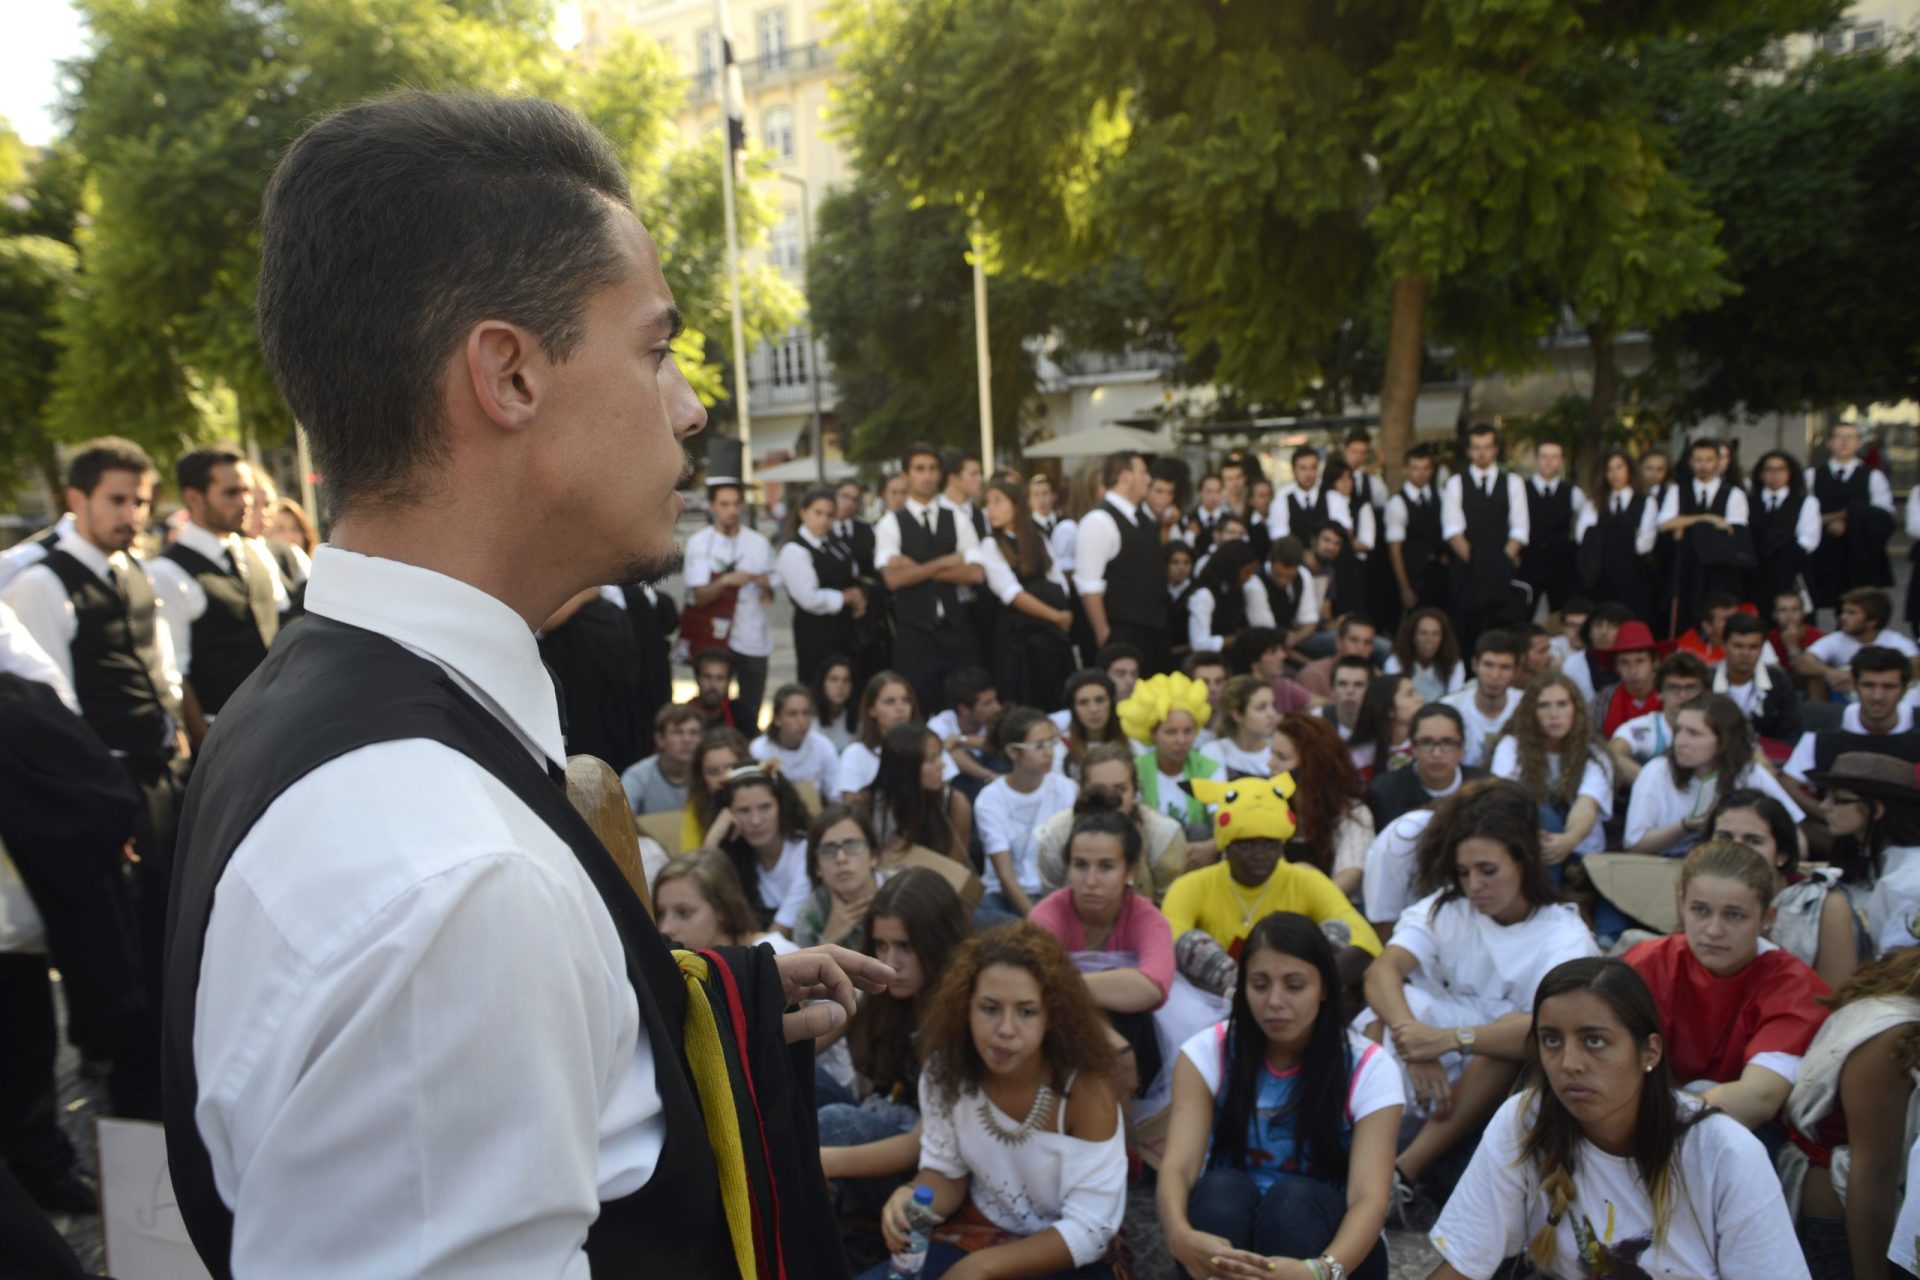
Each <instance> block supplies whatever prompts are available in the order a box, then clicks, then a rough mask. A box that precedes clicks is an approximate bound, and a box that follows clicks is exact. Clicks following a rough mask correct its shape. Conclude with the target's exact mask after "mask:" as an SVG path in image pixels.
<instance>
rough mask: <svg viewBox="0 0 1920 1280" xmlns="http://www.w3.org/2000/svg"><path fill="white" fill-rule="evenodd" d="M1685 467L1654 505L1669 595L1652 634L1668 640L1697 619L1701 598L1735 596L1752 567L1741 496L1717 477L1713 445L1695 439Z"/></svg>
mask: <svg viewBox="0 0 1920 1280" xmlns="http://www.w3.org/2000/svg"><path fill="white" fill-rule="evenodd" d="M1687 465H1688V468H1689V469H1690V470H1691V472H1692V475H1691V477H1690V478H1688V479H1687V480H1685V481H1683V482H1682V483H1680V484H1677V485H1675V486H1674V487H1673V488H1671V489H1669V490H1668V491H1667V497H1666V500H1665V501H1664V502H1663V503H1662V504H1661V506H1660V532H1662V533H1667V534H1671V535H1673V539H1674V564H1673V569H1672V571H1671V577H1670V581H1671V583H1672V589H1673V595H1672V598H1671V600H1669V601H1668V603H1667V605H1666V609H1667V612H1666V613H1665V614H1662V615H1661V616H1660V617H1657V618H1655V619H1654V629H1655V630H1656V631H1657V632H1659V633H1660V634H1661V635H1664V636H1668V637H1672V636H1676V635H1678V634H1679V633H1680V631H1681V630H1682V629H1684V628H1685V627H1686V626H1688V625H1689V624H1690V623H1691V622H1692V621H1693V620H1694V619H1695V618H1698V617H1700V616H1701V615H1702V613H1703V609H1702V604H1703V602H1704V601H1705V599H1706V597H1707V596H1709V595H1711V594H1712V593H1714V592H1716V591H1725V592H1729V593H1734V592H1738V591H1739V590H1740V587H1741V579H1742V577H1743V575H1744V573H1745V571H1746V569H1747V568H1748V567H1750V566H1751V565H1752V563H1753V546H1752V540H1751V531H1750V530H1748V529H1747V520H1748V508H1747V495H1746V492H1745V491H1744V490H1742V489H1741V488H1739V487H1738V486H1737V485H1735V484H1733V483H1732V482H1731V481H1729V480H1728V479H1727V478H1726V477H1724V476H1722V475H1721V474H1720V445H1719V442H1718V441H1715V440H1709V439H1705V438H1701V439H1696V440H1695V441H1694V442H1693V444H1692V446H1691V447H1690V448H1689V449H1688V450H1687ZM1743 544H1744V545H1743Z"/></svg>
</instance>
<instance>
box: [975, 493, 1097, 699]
mask: <svg viewBox="0 0 1920 1280" xmlns="http://www.w3.org/2000/svg"><path fill="white" fill-rule="evenodd" d="M986 521H987V525H988V532H987V536H986V537H985V538H983V539H981V542H980V546H979V549H978V550H977V551H975V552H974V553H973V555H974V559H975V560H976V561H977V562H978V564H979V565H980V567H981V568H982V569H983V570H984V571H985V573H986V590H987V591H988V592H989V593H990V594H991V595H993V596H994V597H996V598H997V599H998V600H999V602H1000V606H1001V607H1000V610H999V613H998V617H997V620H996V622H995V624H994V625H995V630H994V633H993V636H992V644H991V646H990V647H991V651H992V653H993V666H994V682H995V684H996V685H997V686H998V687H999V690H1000V696H1001V697H1002V698H1004V699H1006V700H1007V701H1009V702H1017V703H1020V704H1022V705H1024V706H1030V707H1039V708H1040V709H1041V710H1042V711H1057V710H1059V709H1060V707H1061V705H1062V704H1061V701H1060V697H1061V690H1062V688H1063V686H1064V685H1065V684H1066V681H1067V677H1068V676H1069V675H1070V674H1072V672H1073V640H1072V638H1071V636H1070V634H1069V633H1070V632H1071V630H1072V628H1073V612H1072V610H1071V609H1070V608H1069V607H1068V595H1067V580H1066V578H1065V577H1064V576H1063V575H1062V574H1061V572H1060V570H1059V569H1058V568H1057V567H1055V565H1054V563H1053V553H1052V552H1051V551H1049V550H1048V548H1047V543H1046V539H1044V538H1043V537H1041V535H1040V530H1039V529H1038V528H1036V527H1035V525H1034V523H1033V520H1032V519H1031V518H1030V517H1029V516H1028V514H1027V510H1026V499H1025V497H1024V496H1023V495H1022V493H1021V491H1020V486H1019V485H1017V484H1013V483H1010V482H1008V481H1005V480H996V481H994V482H993V484H991V485H990V486H988V488H987V496H986Z"/></svg>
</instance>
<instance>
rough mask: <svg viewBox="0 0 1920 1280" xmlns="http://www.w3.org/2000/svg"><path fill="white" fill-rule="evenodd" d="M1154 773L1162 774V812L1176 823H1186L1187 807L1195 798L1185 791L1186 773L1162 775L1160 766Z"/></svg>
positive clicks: (1155, 768) (1160, 794)
mask: <svg viewBox="0 0 1920 1280" xmlns="http://www.w3.org/2000/svg"><path fill="white" fill-rule="evenodd" d="M1153 771H1154V772H1155V773H1158V774H1160V791H1159V796H1160V812H1162V813H1164V814H1166V815H1167V816H1168V817H1169V818H1172V819H1174V820H1175V821H1178V822H1185V821H1186V820H1187V806H1188V805H1189V804H1191V803H1192V802H1193V797H1192V796H1190V795H1188V794H1187V793H1186V790H1185V789H1184V784H1185V782H1186V780H1187V775H1186V774H1184V773H1160V767H1159V766H1158V765H1155V766H1154V770H1153Z"/></svg>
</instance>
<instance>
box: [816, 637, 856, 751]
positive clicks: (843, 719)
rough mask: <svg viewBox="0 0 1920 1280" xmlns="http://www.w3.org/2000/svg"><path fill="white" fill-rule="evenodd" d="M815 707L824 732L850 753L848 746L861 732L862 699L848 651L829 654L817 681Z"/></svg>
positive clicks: (835, 745)
mask: <svg viewBox="0 0 1920 1280" xmlns="http://www.w3.org/2000/svg"><path fill="white" fill-rule="evenodd" d="M813 707H814V712H815V714H816V715H818V717H819V720H820V732H821V733H823V734H825V735H826V736H827V741H828V742H831V743H832V744H833V749H834V750H835V751H838V752H840V753H841V754H842V755H844V754H846V750H847V747H848V746H850V745H851V744H852V743H853V742H854V741H855V740H856V739H857V738H858V737H859V736H860V700H859V698H857V697H856V696H855V695H854V687H853V659H852V658H849V657H848V656H847V655H846V654H844V653H830V654H828V655H827V657H826V660H825V661H823V662H822V663H821V664H820V674H819V676H818V677H817V678H816V679H815V680H814V682H813Z"/></svg>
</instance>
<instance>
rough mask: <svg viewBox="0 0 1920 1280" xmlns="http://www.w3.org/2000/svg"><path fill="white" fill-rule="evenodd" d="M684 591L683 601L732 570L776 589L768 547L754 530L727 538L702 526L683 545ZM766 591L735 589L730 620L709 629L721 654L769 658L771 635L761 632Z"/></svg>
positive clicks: (750, 586) (776, 578) (750, 585)
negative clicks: (723, 648)
mask: <svg viewBox="0 0 1920 1280" xmlns="http://www.w3.org/2000/svg"><path fill="white" fill-rule="evenodd" d="M684 559H685V564H686V586H687V594H688V596H689V597H691V596H692V594H693V589H694V588H695V587H704V586H706V585H707V584H708V583H710V582H712V581H713V580H714V579H715V578H717V577H719V576H720V575H721V574H723V573H728V572H731V571H732V570H735V569H740V570H743V571H745V572H747V573H756V574H758V573H764V574H766V575H767V577H768V579H769V582H770V584H771V586H773V587H778V586H779V585H780V575H779V573H778V572H776V570H775V568H774V563H773V544H772V543H771V542H768V541H767V538H766V535H765V534H763V533H761V532H759V531H758V530H756V529H749V528H748V527H747V526H746V525H744V524H743V525H741V526H740V528H739V530H738V531H737V532H736V533H734V534H733V536H731V537H728V536H727V535H725V534H723V533H721V532H720V531H719V530H718V529H716V528H713V527H712V526H708V527H707V528H705V529H702V530H700V531H699V532H698V533H696V534H694V535H693V536H692V537H691V538H688V539H687V551H686V556H685V558H684ZM771 598H772V596H771V593H770V591H769V590H768V589H765V588H762V587H761V586H760V584H759V583H757V582H749V583H748V584H747V585H746V586H744V587H741V588H740V593H739V595H738V596H737V597H735V600H734V606H733V617H732V618H731V619H730V620H723V621H720V622H716V623H715V624H714V635H715V637H716V638H717V639H721V640H724V641H726V644H727V648H729V649H731V650H733V651H734V652H735V653H738V654H744V655H745V656H747V657H750V658H764V657H767V656H768V655H770V654H771V653H772V652H773V632H772V631H771V630H770V629H769V628H768V626H767V601H768V600H769V599H771Z"/></svg>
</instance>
